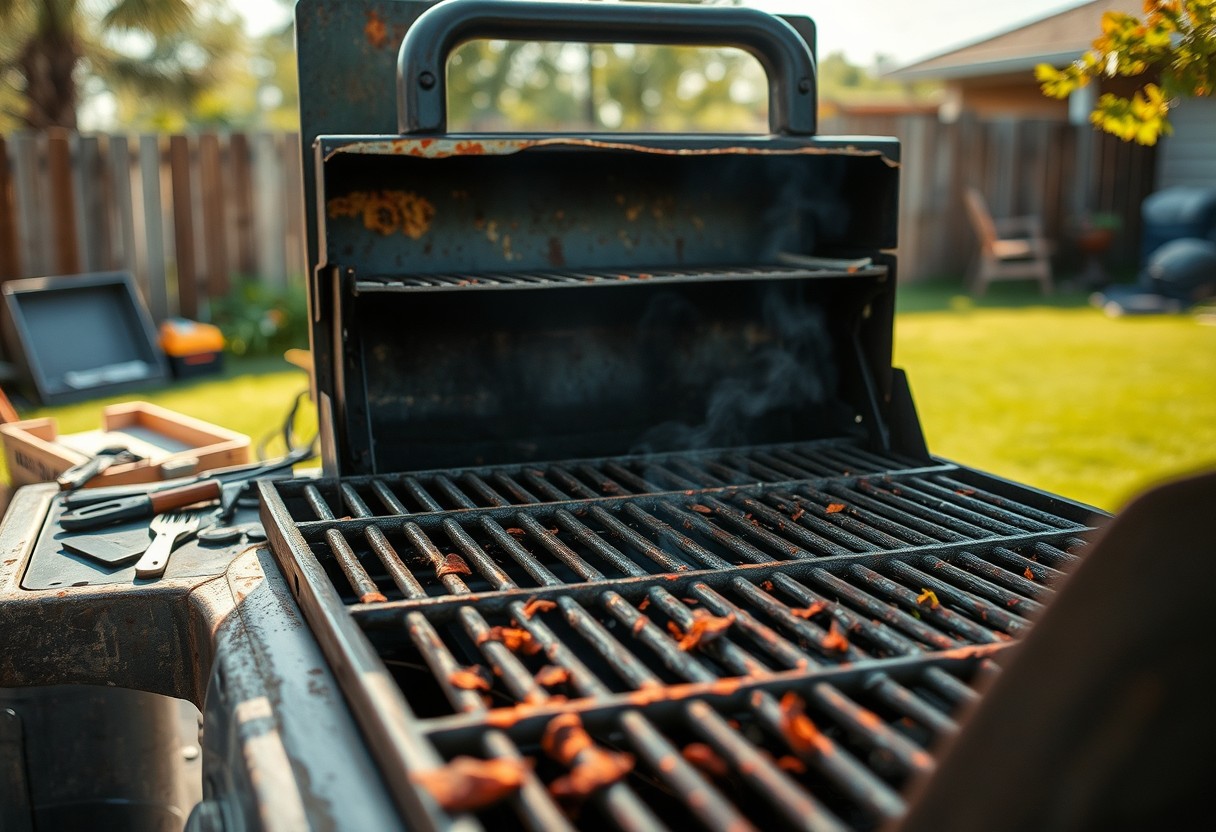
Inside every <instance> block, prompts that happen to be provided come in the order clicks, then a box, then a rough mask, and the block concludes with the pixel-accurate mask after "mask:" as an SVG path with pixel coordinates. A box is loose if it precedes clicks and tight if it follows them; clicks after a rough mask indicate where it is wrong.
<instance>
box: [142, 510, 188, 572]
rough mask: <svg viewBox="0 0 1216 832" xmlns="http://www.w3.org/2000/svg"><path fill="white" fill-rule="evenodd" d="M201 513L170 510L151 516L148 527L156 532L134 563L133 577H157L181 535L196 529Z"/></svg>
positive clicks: (163, 568) (162, 570)
mask: <svg viewBox="0 0 1216 832" xmlns="http://www.w3.org/2000/svg"><path fill="white" fill-rule="evenodd" d="M201 519H202V514H201V513H200V512H197V511H170V512H166V513H165V514H158V515H156V516H155V517H153V518H152V524H151V526H150V528H151V529H152V531H154V532H155V533H156V537H155V538H153V540H152V544H151V545H150V546H149V547H148V550H147V551H146V552H144V554H143V557H141V558H140V559H139V562H138V563H136V564H135V577H137V578H159V577H160V576H161V575H163V574H164V573H165V567H166V566H168V564H169V553H170V552H172V551H173V547H174V546H176V545H177V541H178V540H180V539H181V538H182V536H183V535H186V534H189V533H191V532H194V531H197V530H198V526H199V523H200V521H201Z"/></svg>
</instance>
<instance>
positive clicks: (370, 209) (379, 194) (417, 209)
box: [325, 190, 435, 240]
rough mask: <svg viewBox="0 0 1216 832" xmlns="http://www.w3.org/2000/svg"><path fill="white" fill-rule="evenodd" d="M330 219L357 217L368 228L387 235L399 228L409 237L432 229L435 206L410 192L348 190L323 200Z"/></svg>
mask: <svg viewBox="0 0 1216 832" xmlns="http://www.w3.org/2000/svg"><path fill="white" fill-rule="evenodd" d="M325 210H326V214H327V215H328V216H329V218H330V219H337V218H339V217H358V218H360V219H362V221H363V226H364V227H365V228H367V229H368V230H369V231H375V232H377V233H378V234H382V235H384V236H386V237H387V236H388V235H390V234H395V233H397V232H398V231H399V232H401V233H402V234H404V235H406V236H407V237H409V238H410V239H412V240H418V239H421V238H422V237H423V236H425V235H426V233H427V232H428V231H430V230H431V220H433V219H434V218H435V206H434V205H433V204H431V202H430V201H429V200H427V199H426V198H424V197H421V196H419V195H418V194H416V193H414V192H413V191H397V190H384V191H351V192H350V193H349V194H347V195H345V196H336V197H333V198H331V199H330V200H328V201H327V202H326V203H325Z"/></svg>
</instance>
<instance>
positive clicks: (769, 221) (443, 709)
mask: <svg viewBox="0 0 1216 832" xmlns="http://www.w3.org/2000/svg"><path fill="white" fill-rule="evenodd" d="M480 37H509V38H522V39H528V38H531V39H539V40H573V41H596V42H605V41H623V42H659V43H679V44H697V45H715V46H719V45H732V46H738V47H741V48H743V49H746V50H748V51H749V52H751V53H753V54H755V55H756V56H757V57H758V58H759V59H760V61H761V63H762V64H763V65H764V66H765V68H766V71H767V72H768V75H769V89H770V103H769V112H770V117H771V120H772V125H771V128H772V129H771V132H770V134H769V135H763V136H734V135H731V136H722V135H712V136H672V135H660V136H654V135H647V136H634V135H629V136H625V135H612V136H608V135H551V134H547V135H540V134H536V135H458V134H454V133H452V132H449V131H448V130H447V127H446V124H445V114H444V103H445V95H446V93H445V87H446V84H445V78H444V71H443V70H444V62H445V60H446V57H447V55H448V53H449V52H450V51H451V49H452V48H454V46H455V45H457V44H459V43H460V42H462V41H464V40H467V39H469V38H480ZM297 39H298V50H299V59H300V100H301V102H302V103H301V108H302V141H303V145H304V148H305V151H306V152H307V154H309V158H311V160H312V162H311V164H306V166H305V171H304V174H305V188H306V196H307V199H306V206H307V213H308V220H309V223H310V233H309V240H308V243H309V253H310V262H311V263H312V265H313V271H312V273H311V275H310V280H309V289H310V304H311V310H310V311H311V320H312V348H313V355H314V362H315V390H314V394H315V395H314V398H315V400H316V402H317V406H318V409H319V415H320V422H321V428H322V431H321V434H322V444H323V447H322V457H323V467H324V472H323V474H324V475H323V476H321V477H319V478H299V479H289V480H265V481H262V482H260V483H259V492H260V493H259V496H260V509H259V510H260V514H261V519H262V522H263V524H264V526H265V528H266V531H267V533H268V536H269V544H270V545H269V547H265V546H263V547H252V548H246V549H241V548H237V547H228V548H214V547H211V548H207V547H203V546H200V545H198V544H190V545H188V546H187V547H184V548H183V549H181V550H179V551H177V552H175V553H174V555H173V558H172V560H171V561H170V564H169V567H168V570H167V572H166V574H165V577H164V578H163V579H161V580H159V581H157V582H153V583H136V584H132V580H133V572H132V571H131V570H130V569H129V568H128V569H117V570H105V569H102V568H100V567H98V566H97V565H96V564H90V563H87V562H85V561H84V560H83V559H80V558H74V557H72V556H70V555H69V554H68V553H67V552H66V551H65V550H63V549H62V548H61V545H60V541H61V539H62V535H63V530H62V528H61V527H60V525H59V521H58V518H59V516H60V515H61V514H62V512H63V505H62V502H61V501H60V500H59V499H58V498H56V497H55V495H54V493H53V489H46V488H42V489H39V488H27V489H23V490H22V491H21V492H19V493H18V495H17V498H16V502H15V503H14V508H13V509H12V510H11V511H10V513H9V517H8V519H7V521H6V524H5V526H4V529H3V530H2V531H0V551H3V552H4V553H6V556H5V557H4V558H0V578H3V584H2V585H0V588H2V589H3V593H4V595H3V603H2V604H0V685H3V686H5V687H23V686H32V685H59V684H94V685H98V684H111V685H117V686H119V687H128V688H134V689H138V690H142V691H150V692H154V693H161V694H168V695H171V696H178V697H182V698H187V699H190V700H191V701H194V702H195V703H198V704H200V705H201V706H204V711H205V716H204V725H205V726H206V730H205V735H204V738H203V767H204V801H203V802H202V803H201V804H200V805H199V806H198V807H196V808H195V809H194V811H193V813H192V814H191V817H190V822H189V824H188V828H190V829H193V830H217V829H244V828H248V829H300V828H306V827H315V828H334V829H385V828H399V827H400V828H410V829H475V828H516V827H530V828H541V829H546V830H547V829H569V828H585V829H593V828H620V829H661V828H677V827H687V826H695V827H697V828H709V829H749V828H769V827H775V828H786V827H796V828H807V829H816V830H837V829H876V828H879V827H882V826H884V825H888V824H891V823H897V822H898V819H899V818H900V817H901V816H903V815H904V812H905V809H906V808H907V805H908V802H909V798H908V794H909V789H910V788H912V787H913V786H914V784H915V782H916V781H918V780H923V779H925V778H926V777H927V776H928V775H929V774H930V773H931V772H932V771H933V769H934V768H935V755H936V754H937V750H938V748H939V745H940V743H941V742H942V741H944V740H946V739H948V738H950V737H952V736H953V735H954V734H956V732H958V726H959V721H958V720H959V717H960V712H961V710H962V709H963V708H964V707H966V706H968V705H970V704H972V703H974V702H975V701H976V700H977V698H978V697H979V693H978V692H977V691H978V689H979V687H981V686H982V684H983V683H984V682H985V680H986V679H987V678H990V677H993V676H994V675H996V674H998V673H999V672H1000V671H999V668H1000V666H1001V664H1003V663H1004V662H1005V659H1006V658H1007V657H1008V656H1009V653H1010V649H1011V647H1012V646H1013V645H1014V644H1015V643H1017V642H1018V641H1019V640H1020V639H1021V638H1022V637H1023V636H1024V635H1026V634H1027V632H1028V631H1029V630H1030V627H1031V622H1032V620H1034V619H1035V618H1036V617H1037V615H1038V614H1039V613H1040V612H1041V611H1042V610H1043V609H1044V608H1045V607H1047V606H1048V605H1049V604H1050V602H1051V601H1052V599H1053V597H1054V595H1055V593H1056V589H1057V587H1058V584H1059V582H1060V581H1061V580H1062V579H1063V577H1064V576H1065V574H1066V573H1067V572H1069V571H1070V569H1071V568H1072V567H1073V566H1074V564H1075V563H1076V562H1077V561H1078V560H1079V558H1080V557H1081V554H1082V553H1083V552H1084V551H1085V549H1086V548H1087V545H1088V544H1087V543H1086V542H1085V541H1086V539H1087V537H1088V533H1089V532H1090V531H1091V530H1092V528H1093V526H1094V524H1095V523H1096V522H1097V521H1098V519H1099V518H1100V513H1098V512H1095V511H1094V510H1093V509H1090V508H1088V507H1086V506H1083V505H1080V504H1078V503H1075V502H1072V501H1069V500H1066V499H1063V498H1060V497H1056V496H1053V495H1050V494H1046V493H1043V492H1041V491H1037V490H1034V489H1031V488H1028V487H1025V486H1021V485H1018V484H1015V483H1011V482H1008V481H1005V480H1002V479H1000V478H997V477H994V476H990V475H987V474H984V473H982V472H979V471H975V470H972V469H969V468H966V467H964V466H961V465H958V464H955V463H952V462H949V461H946V460H943V459H940V458H937V457H934V456H932V455H931V454H930V453H929V452H928V450H927V449H926V447H925V443H924V440H923V437H922V435H921V431H920V427H919V423H918V421H917V418H916V413H915V408H914V406H913V403H912V399H911V395H910V393H909V389H908V385H907V381H906V379H905V378H904V375H903V374H902V373H901V372H900V371H899V370H898V369H896V368H894V367H892V365H891V340H892V321H893V311H894V292H895V277H896V267H897V261H896V257H895V255H894V250H895V248H896V246H897V243H898V239H897V233H896V232H897V222H896V215H897V198H898V177H899V146H898V143H897V142H896V141H894V140H892V139H875V138H856V137H844V138H840V137H835V138H833V137H820V136H817V135H815V123H814V113H815V77H814V59H813V43H814V27H813V25H812V24H811V22H810V21H809V20H808V19H805V18H779V17H772V16H768V15H765V14H762V13H759V12H755V11H752V10H747V9H738V8H721V7H709V8H697V7H674V6H665V7H656V6H644V5H640V4H632V3H631V4H587V5H579V4H568V3H560V2H545V3H523V2H520V3H502V2H482V0H454V1H453V2H445V3H443V4H441V5H439V6H436V7H434V8H430V7H429V5H428V4H426V3H419V2H343V3H337V4H332V3H329V2H321V0H304V2H302V3H301V4H300V5H299V6H298V8H297ZM398 45H400V50H398ZM394 80H395V81H396V84H397V87H396V92H397V95H396V96H395V97H394V95H393V90H394V87H393V83H394ZM30 518H35V520H30ZM9 553H11V554H9ZM1087 565H1088V564H1087ZM1032 642H1033V638H1032ZM149 644H154V645H155V649H153V650H151V651H149V649H148V645H149ZM1028 646H1029V645H1028ZM18 656H20V659H19V660H18V659H17V658H16V657H18ZM6 713H8V714H12V718H13V719H17V716H18V715H17V714H16V712H15V711H7V712H6V711H0V717H4V716H5V714H6ZM145 719H147V720H152V719H153V713H152V711H151V710H150V709H149V710H147V711H146V712H145ZM14 726H15V727H14ZM0 741H3V742H0V763H6V761H7V760H8V758H6V757H5V756H4V752H5V749H6V748H18V749H20V747H21V743H22V742H23V741H25V742H28V740H22V735H21V733H20V720H19V719H17V722H15V723H11V722H5V721H4V720H2V719H0ZM5 743H7V745H6V744H5ZM92 753H94V754H96V750H95V749H94V750H93V751H92ZM88 763H89V764H91V765H95V764H96V765H99V764H100V762H99V761H98V760H97V759H95V758H93V759H89V760H88ZM113 765H116V766H117V765H119V761H117V760H116V761H114V762H113ZM14 770H15V771H18V772H19V773H20V772H21V771H24V769H21V768H20V767H19V768H17V769H14ZM1196 770H1197V771H1198V769H1196ZM34 779H37V778H34ZM930 782H931V783H932V782H933V781H932V780H930ZM1011 782H1013V781H1011ZM158 788H159V786H158ZM29 792H30V793H31V794H33V798H31V799H30V800H29V802H30V803H31V804H34V805H33V808H32V809H31V810H30V812H32V814H35V815H38V816H39V817H41V818H43V819H44V820H45V819H46V818H48V817H53V816H52V815H50V814H48V812H49V810H47V809H40V808H39V807H38V805H37V803H38V799H39V798H38V795H39V792H38V789H37V788H36V785H35V786H32V787H30V789H29ZM972 793H973V792H971V791H969V792H968V793H967V794H968V795H970V794H972ZM156 795H159V792H157V793H156ZM156 795H154V794H153V792H152V789H151V787H149V789H148V793H147V794H146V795H145V796H144V797H143V798H142V799H143V800H145V801H152V800H156V799H159V797H157V796H156ZM27 797H28V795H27ZM934 799H937V800H940V793H938V794H937V795H936V797H935V796H934V795H932V794H931V795H930V803H929V804H928V805H931V806H932V805H936V804H934V803H932V800H934ZM111 803H113V801H111ZM4 805H5V801H2V800H0V821H4V822H6V823H10V824H12V825H13V828H27V827H21V826H17V825H16V822H17V821H20V820H21V818H22V817H26V818H28V816H29V814H30V813H26V814H25V815H22V814H21V813H20V812H21V810H20V806H19V805H17V804H10V805H15V806H17V808H16V809H14V810H6V809H4V808H3V806H4ZM77 805H78V806H80V805H85V804H84V803H83V802H78V804H77ZM78 810H79V809H78ZM4 811H9V815H5V814H4ZM79 811H82V813H83V810H79ZM12 818H16V821H13V820H12ZM933 820H934V818H933V817H932V816H929V817H928V821H929V822H932V821H933ZM919 822H920V823H922V826H921V827H918V828H923V824H924V823H925V822H926V817H925V815H923V814H922V815H921V816H920V818H919ZM136 826H137V824H135V823H133V822H132V821H131V818H130V817H129V818H128V823H127V824H126V826H125V827H123V828H136ZM6 828H7V827H6ZM148 828H150V826H149V827H148Z"/></svg>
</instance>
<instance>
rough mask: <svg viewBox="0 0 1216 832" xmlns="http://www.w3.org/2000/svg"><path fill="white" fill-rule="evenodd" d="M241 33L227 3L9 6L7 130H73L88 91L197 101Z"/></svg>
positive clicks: (4, 81)
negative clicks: (9, 127)
mask: <svg viewBox="0 0 1216 832" xmlns="http://www.w3.org/2000/svg"><path fill="white" fill-rule="evenodd" d="M239 30H240V22H239V18H238V17H237V16H236V15H235V14H232V13H231V12H229V11H228V10H227V9H226V7H225V5H224V3H223V0H0V108H3V109H2V111H0V126H3V125H4V124H5V123H8V124H10V125H20V126H25V127H30V128H35V129H42V128H47V127H64V128H69V129H73V128H75V127H76V125H77V116H78V109H79V105H80V103H81V99H82V89H81V88H82V85H91V88H92V89H93V90H94V91H97V90H99V89H104V90H106V91H108V92H109V93H111V94H124V93H125V94H127V95H130V96H132V97H136V98H143V99H151V100H156V101H166V102H173V104H174V105H181V104H182V103H183V102H189V101H190V100H192V98H193V97H194V96H196V95H198V94H199V93H200V92H201V91H202V90H205V89H206V88H208V87H209V86H210V85H211V84H212V83H213V80H214V78H215V76H216V72H217V69H219V68H220V67H222V66H223V63H224V58H225V56H227V55H228V54H229V53H230V51H231V47H232V45H233V43H234V42H236V41H235V39H236V38H238V37H239Z"/></svg>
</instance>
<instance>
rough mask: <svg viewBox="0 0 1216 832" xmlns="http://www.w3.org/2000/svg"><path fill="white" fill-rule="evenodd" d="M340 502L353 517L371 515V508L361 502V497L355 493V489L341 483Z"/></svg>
mask: <svg viewBox="0 0 1216 832" xmlns="http://www.w3.org/2000/svg"><path fill="white" fill-rule="evenodd" d="M341 491H342V502H343V504H344V505H345V506H346V509H347V511H349V512H350V513H351V515H352V516H354V517H371V516H372V512H371V509H369V508H368V507H367V504H366V503H364V502H363V499H362V498H361V497H360V496H359V495H358V493H356V491H355V489H353V488H351V487H350V486H349V485H347V484H345V483H343V485H342V489H341Z"/></svg>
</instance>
